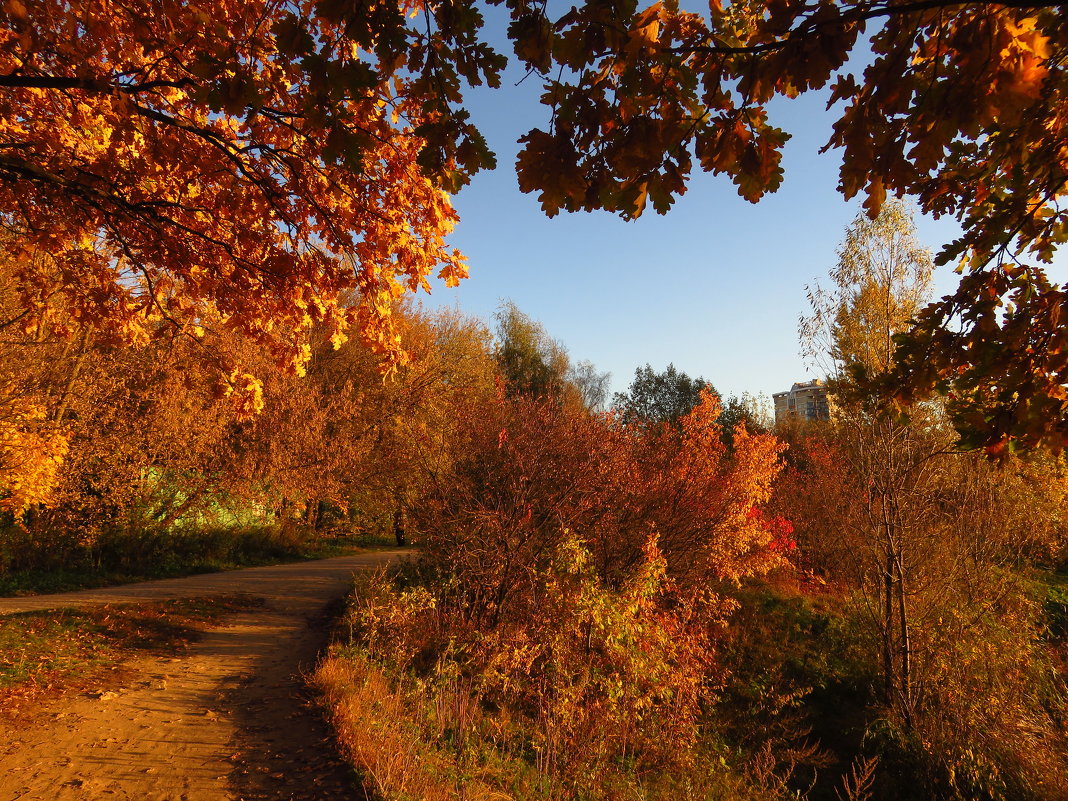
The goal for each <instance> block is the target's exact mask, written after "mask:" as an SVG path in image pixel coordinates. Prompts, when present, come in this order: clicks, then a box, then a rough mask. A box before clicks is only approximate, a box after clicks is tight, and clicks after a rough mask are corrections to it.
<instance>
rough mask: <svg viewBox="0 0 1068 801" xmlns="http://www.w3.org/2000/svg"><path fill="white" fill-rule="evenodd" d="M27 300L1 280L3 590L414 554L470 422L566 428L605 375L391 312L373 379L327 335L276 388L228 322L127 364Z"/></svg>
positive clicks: (8, 279)
mask: <svg viewBox="0 0 1068 801" xmlns="http://www.w3.org/2000/svg"><path fill="white" fill-rule="evenodd" d="M27 291H28V287H27V286H26V283H25V280H24V276H23V275H22V273H20V272H19V271H18V270H17V269H15V267H14V266H13V265H12V264H10V263H8V264H7V265H6V267H5V268H4V269H3V270H2V271H0V318H2V319H3V321H4V325H3V328H2V329H0V581H2V580H4V579H5V577H6V578H7V579H9V580H13V579H12V578H11V577H12V576H17V575H24V574H27V573H56V572H58V571H78V570H82V571H85V570H88V571H94V570H96V571H105V572H106V571H117V572H120V573H122V572H126V573H130V572H133V573H140V574H144V573H153V572H161V571H162V572H166V571H167V570H174V571H178V570H181V569H183V567H190V566H193V565H191V564H189V563H191V562H197V561H201V562H205V563H210V562H211V561H212V560H215V561H218V562H221V563H226V562H235V561H236V562H241V561H249V560H255V559H256V558H257V553H254V552H247V551H249V549H251V551H258V552H260V553H259V555H260V556H264V557H268V556H270V555H271V554H281V555H284V554H286V553H292V552H295V551H296V550H299V549H300V548H301V547H302V546H303V545H304V544H307V543H308V542H310V541H314V540H316V539H317V538H319V537H321V535H323V534H327V533H338V532H340V533H346V534H362V535H371V536H376V537H379V538H387V537H388V538H390V539H392V538H393V537H394V535H395V534H398V535H399V534H402V533H404V534H407V535H411V534H413V533H415V534H417V532H418V530H419V529H420V527H421V523H422V518H425V516H426V510H427V509H429V508H431V507H433V505H434V504H435V503H438V502H439V501H440V499H442V498H445V497H450V493H456V492H460V491H461V490H460V485H459V484H458V483H457V481H456V480H455V479H456V473H455V469H454V468H455V466H456V465H457V464H458V463H461V462H463V460H464V459H468V460H469V459H470V455H471V449H472V448H474V447H481V443H480V442H478V441H477V436H476V434H475V432H474V431H473V430H472V428H471V425H472V422H473V421H476V420H478V421H481V423H482V424H483V425H484V426H492V425H496V423H491V421H490V417H491V416H492V415H499V414H500V413H501V412H500V410H501V409H504V408H506V407H508V408H511V407H510V406H509V404H511V403H512V402H513V401H514V400H517V399H519V398H524V399H538V402H539V403H545V404H548V405H549V406H551V407H552V408H553V409H558V410H561V413H564V412H565V411H566V413H567V414H569V415H572V416H574V418H575V419H582V420H586V419H587V418H591V416H593V415H595V414H596V413H598V412H599V411H601V410H603V409H605V408H606V407H607V406H608V404H609V402H610V398H609V376H608V375H607V374H603V373H599V372H598V371H597V370H596V369H595V368H594V366H593V365H592V364H590V363H589V362H577V363H573V362H572V360H571V359H570V357H569V356H568V354H567V351H566V349H565V348H564V347H563V346H562V345H561V344H560V343H558V342H556V341H554V340H553V339H551V338H550V337H549V336H548V335H547V334H546V332H545V331H544V329H543V328H542V327H541V326H540V324H538V323H537V322H536V321H534V320H531V319H530V318H529V317H527V316H526V315H524V314H523V313H522V312H521V311H519V310H518V309H517V308H516V307H515V306H514V305H511V304H505V305H503V306H502V307H501V309H500V311H499V313H498V315H497V319H496V320H495V326H494V328H495V330H493V331H491V330H490V329H489V328H488V327H487V326H486V325H485V324H483V323H482V322H481V321H478V320H475V319H472V318H468V317H465V316H464V315H462V314H461V313H459V312H458V311H455V310H445V311H439V312H428V311H424V310H421V309H417V308H414V307H411V306H404V305H402V306H400V307H398V309H397V310H396V312H395V314H396V318H397V321H398V326H399V335H400V336H401V338H402V341H403V343H404V347H405V351H406V360H405V361H404V363H403V364H401V365H400V366H399V367H398V368H397V369H396V371H395V372H394V373H392V374H390V375H383V374H382V363H381V361H380V359H379V358H378V357H376V356H375V355H374V354H373V353H372V352H370V350H369V349H368V348H367V347H365V346H364V344H363V343H361V342H359V341H345V342H340V341H338V340H337V339H336V338H334V337H332V336H331V334H330V331H329V330H327V329H326V328H325V326H319V327H314V326H313V327H312V328H311V330H312V334H311V335H310V336H309V337H308V338H307V341H306V342H305V345H304V347H305V349H306V355H307V360H306V365H305V366H304V368H303V369H302V370H300V371H299V372H297V371H294V370H292V369H290V370H289V371H288V372H287V371H286V370H283V369H280V368H279V366H278V365H277V364H276V363H275V362H273V361H272V356H271V355H269V354H266V353H264V352H263V351H262V349H261V347H260V346H259V345H258V344H257V341H256V340H254V339H253V338H252V337H250V336H249V335H247V334H246V332H244V331H243V329H242V327H241V324H240V320H237V319H233V318H230V319H227V318H223V317H221V316H220V315H217V314H213V313H211V312H210V311H209V310H201V311H200V313H198V314H197V315H196V316H195V317H193V318H192V319H193V322H190V323H186V324H183V325H178V324H177V322H176V321H174V320H168V319H165V318H163V317H160V319H158V320H157V321H156V329H155V332H154V335H153V336H146V337H145V338H144V339H143V340H141V341H139V342H136V343H132V344H131V343H130V342H129V341H128V340H127V339H126V338H125V337H116V336H113V335H112V334H111V333H110V332H109V331H108V330H107V329H106V328H105V327H103V326H101V325H99V324H95V325H94V323H93V321H91V320H86V319H82V317H81V316H79V314H78V313H76V312H74V311H72V309H71V306H70V305H69V304H66V301H62V302H61V301H60V299H58V298H51V299H49V298H47V297H45V298H43V299H42V304H43V307H44V311H43V312H41V313H39V314H37V315H35V316H34V318H33V323H32V324H29V323H27V322H26V321H27V320H28V319H30V318H28V317H27V316H26V315H25V314H24V313H23V312H22V311H21V309H23V308H24V306H25V294H26V292H27ZM65 304H66V305H65ZM657 381H659V382H661V383H664V382H667V384H665V386H667V385H670V387H671V391H672V392H674V394H675V396H677V397H675V398H674V401H673V403H675V405H676V407H677V408H676V409H675V410H674V411H672V412H671V414H674V415H676V416H677V414H678V409H681V408H686V409H688V408H690V407H692V406H693V405H695V404H696V403H697V401H698V392H699V389H700V388H701V387H704V386H705V382H703V381H699V380H691V379H689V378H688V377H687V376H685V375H682V374H679V373H677V372H676V371H675V370H674V368H669V370H667V371H665V372H664V373H663V374H659V373H654V372H653V371H652V370H651V369H648V370H647V372H646V374H642V375H640V376H639V378H638V379H636V381H635V389H634V391H633V393H632V394H634V395H635V397H638V395H640V393H641V391H642V390H640V388H641V387H647V386H652V385H654V384H656V382H657ZM660 389H661V390H663V389H664V387H661V388H660ZM625 397H627V398H629V394H621V395H620V396H619V398H617V399H616V402H617V403H622V402H623V400H621V399H623V398H625ZM502 404H503V405H502ZM738 408H741V407H738ZM643 413H646V414H647V413H651V412H649V410H645V411H644V412H643ZM486 430H488V429H486ZM483 433H484V432H483ZM496 435H497V430H496V429H494V430H493V432H492V436H496ZM183 563H185V564H183ZM205 566H207V565H205ZM10 586H18V585H17V582H16V584H15V585H10Z"/></svg>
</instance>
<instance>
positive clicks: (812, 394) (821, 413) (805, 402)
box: [771, 378, 831, 423]
mask: <svg viewBox="0 0 1068 801" xmlns="http://www.w3.org/2000/svg"><path fill="white" fill-rule="evenodd" d="M771 397H772V398H773V399H774V401H775V422H776V423H781V422H784V421H786V420H830V419H831V410H830V406H829V405H828V403H827V388H826V387H825V386H824V385H823V382H822V381H820V380H819V379H818V378H817V379H816V380H815V381H802V382H799V383H797V384H794V385H793V386H792V387H790V389H789V391H787V392H776V393H775V394H774V395H772V396H771Z"/></svg>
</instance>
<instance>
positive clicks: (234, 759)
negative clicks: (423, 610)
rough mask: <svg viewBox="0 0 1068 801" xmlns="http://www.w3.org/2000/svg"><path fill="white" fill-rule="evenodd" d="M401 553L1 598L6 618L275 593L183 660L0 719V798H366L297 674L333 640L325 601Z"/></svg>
mask: <svg viewBox="0 0 1068 801" xmlns="http://www.w3.org/2000/svg"><path fill="white" fill-rule="evenodd" d="M401 553H404V552H400V551H385V552H381V551H380V552H376V553H369V554H360V555H357V556H345V557H338V558H335V559H324V560H321V561H317V562H302V563H299V564H290V565H276V566H271V567H260V568H251V569H249V570H240V571H234V572H229V573H213V574H210V575H202V576H191V577H188V578H181V579H167V580H164V581H152V582H145V583H143V584H135V585H128V586H124V587H108V588H102V589H99V590H87V591H82V592H76V593H67V594H64V595H54V596H37V597H33V598H11V599H0V614H3V613H6V612H14V611H24V610H29V609H48V608H57V607H61V606H76V605H82V604H90V603H111V602H123V601H138V600H146V599H155V600H159V599H165V598H181V597H196V596H208V595H222V594H227V593H238V592H240V593H249V594H251V595H255V596H258V597H261V598H264V599H265V601H266V604H265V606H264V607H263V608H262V609H257V610H254V611H249V612H241V613H238V614H236V615H234V616H232V617H230V618H229V619H228V620H227V621H226V623H225V624H224V625H223V626H220V627H218V628H215V629H212V630H211V631H209V632H208V633H207V634H206V635H205V636H204V638H203V639H202V640H201V641H199V642H198V643H196V644H195V645H194V646H193V647H192V648H191V649H190V650H189V651H188V653H187V654H185V655H183V656H182V657H180V658H177V659H167V660H162V661H160V660H144V661H142V662H138V663H136V664H134V665H132V666H131V667H132V669H131V670H130V672H129V673H128V674H127V678H126V680H125V681H124V682H123V684H122V685H121V686H119V687H113V688H108V689H107V690H105V691H102V692H100V693H92V694H90V695H88V696H82V697H79V698H76V699H73V700H70V699H67V700H63V701H58V702H56V703H54V704H52V705H51V706H50V707H48V708H46V709H42V710H41V711H40V714H39V715H38V716H37V717H36V719H35V720H34V721H33V723H32V724H31V725H26V723H25V722H23V721H20V722H19V723H18V724H15V725H12V724H6V723H0V801H16V800H17V801H38V800H40V801H53V800H54V801H68V800H71V799H78V800H79V801H98V800H101V799H115V801H127V799H129V801H135V800H136V801H142V800H143V801H239V800H240V801H283V800H285V801H295V800H296V799H301V800H302V801H303V800H305V799H306V800H307V801H341V800H342V799H363V798H365V795H364V792H363V790H362V788H361V787H360V786H359V785H358V784H357V782H356V781H355V780H354V778H353V776H352V771H351V770H350V769H348V768H347V767H346V766H344V765H342V764H341V763H340V762H339V761H338V760H337V758H336V756H335V755H334V754H333V753H332V752H331V749H330V748H329V747H328V745H327V738H326V733H325V731H324V729H323V726H322V723H321V721H320V720H319V717H318V715H317V714H316V713H315V712H314V711H313V710H310V709H309V708H308V705H307V702H306V698H305V696H304V694H303V684H302V682H301V679H300V676H301V671H303V670H307V669H310V668H311V666H312V665H313V664H314V660H315V656H316V654H317V653H318V651H319V650H320V648H321V647H322V646H323V645H324V642H325V637H326V628H325V625H324V620H323V611H324V609H325V608H326V607H327V606H328V605H329V604H330V602H332V601H334V600H336V599H337V598H340V597H341V596H343V595H344V593H345V592H346V591H347V589H348V588H349V585H350V580H351V575H352V573H353V571H354V570H359V569H365V568H368V567H372V566H376V565H379V564H383V563H385V562H387V561H389V560H391V559H394V558H397V557H398V556H399V555H400V554H401ZM406 553H409V554H410V553H411V552H410V551H408V552H406Z"/></svg>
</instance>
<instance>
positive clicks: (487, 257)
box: [423, 48, 1068, 395]
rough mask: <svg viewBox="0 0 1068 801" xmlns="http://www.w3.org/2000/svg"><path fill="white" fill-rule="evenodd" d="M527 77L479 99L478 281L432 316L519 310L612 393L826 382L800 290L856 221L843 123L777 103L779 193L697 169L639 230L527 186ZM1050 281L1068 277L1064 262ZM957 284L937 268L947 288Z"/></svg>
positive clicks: (474, 232)
mask: <svg viewBox="0 0 1068 801" xmlns="http://www.w3.org/2000/svg"><path fill="white" fill-rule="evenodd" d="M502 49H505V48H502ZM506 52H510V51H507V50H506ZM516 79H517V78H516V76H514V75H513V76H511V80H509V79H507V78H506V81H505V84H504V87H503V88H502V89H501V90H498V91H493V92H490V91H487V92H478V93H476V94H474V95H473V96H472V101H471V103H470V104H469V108H470V109H471V111H472V115H473V117H474V121H475V122H476V124H477V125H479V127H480V128H481V129H482V131H483V133H484V134H485V135H486V136H487V138H488V139H489V143H490V147H491V148H492V149H493V150H494V151H495V152H496V153H497V157H498V165H499V166H498V168H497V170H495V171H494V172H488V173H483V174H480V175H478V176H476V177H475V179H474V180H473V182H472V184H471V185H470V186H468V187H466V188H465V189H464V190H462V191H461V192H460V193H459V194H458V195H457V196H456V198H455V199H454V203H455V205H456V207H457V209H458V210H459V212H460V216H461V222H460V225H459V226H458V228H457V230H456V232H455V233H454V234H453V236H452V238H451V241H452V243H453V244H454V245H455V246H456V247H458V248H459V249H460V250H461V251H463V252H464V253H465V254H466V255H467V257H468V260H469V263H470V278H469V279H468V280H466V281H464V282H462V283H461V286H460V287H459V288H458V289H447V288H445V287H443V286H437V287H435V289H434V293H433V295H432V297H430V298H426V297H425V296H424V298H423V300H424V303H425V304H426V305H429V306H432V307H433V306H439V305H458V306H459V307H460V308H461V309H462V310H463V311H464V312H466V313H468V314H473V315H476V316H479V317H481V318H482V319H483V320H486V321H487V322H490V321H492V315H493V312H494V310H495V309H496V307H497V305H498V303H499V301H500V300H502V299H510V300H512V301H514V302H515V303H516V304H517V305H518V306H519V308H520V309H521V310H523V311H524V312H525V313H527V314H528V315H530V316H531V317H534V318H535V319H537V320H540V321H541V322H542V323H543V324H544V326H545V328H546V330H547V331H548V332H549V333H550V334H551V335H552V336H553V337H554V338H556V339H558V340H560V341H561V342H563V344H564V345H565V346H566V347H567V348H568V350H569V352H570V354H571V356H572V359H573V360H589V361H591V362H593V363H594V364H595V365H596V366H597V368H598V369H599V370H601V371H610V372H611V373H612V383H613V389H614V390H621V389H624V388H626V386H627V384H629V382H630V380H631V378H632V377H633V375H634V370H635V369H636V368H637V367H640V366H642V365H644V364H646V363H648V364H650V365H652V366H653V367H654V368H655V369H658V370H659V369H663V368H664V367H666V366H667V365H668V363H674V364H675V366H676V367H677V368H679V369H680V370H683V371H685V372H687V373H689V374H690V375H691V376H697V375H701V376H704V377H705V378H706V379H708V380H710V381H711V382H712V383H713V384H714V385H715V387H716V388H717V389H718V390H719V391H720V392H721V393H722V394H724V395H730V394H739V393H741V392H750V393H766V394H768V395H770V394H771V393H772V392H777V391H780V390H783V389H789V387H790V384H791V383H792V382H794V381H800V380H805V379H807V378H810V377H815V376H814V374H813V373H812V371H811V370H808V369H806V367H805V365H804V363H803V361H802V359H801V357H800V355H799V353H798V351H799V346H798V336H797V323H798V317H799V316H800V315H801V314H802V313H804V312H805V311H806V310H807V305H806V301H805V292H804V288H805V285H806V284H811V283H813V282H814V281H816V280H822V279H823V278H824V276H825V275H826V273H827V271H828V269H829V268H830V267H831V266H832V265H833V264H834V261H835V249H836V248H837V246H838V243H839V242H840V241H841V239H842V237H843V234H844V231H845V228H846V226H848V225H849V223H850V222H851V221H852V220H853V218H854V217H855V216H856V214H857V213H858V211H859V210H860V199H859V198H854V200H853V201H851V202H846V201H845V200H844V199H843V198H842V197H841V195H840V194H839V193H838V192H837V190H836V186H837V170H838V157H837V155H836V154H835V153H829V154H827V155H822V156H821V155H819V149H820V147H822V145H823V144H824V143H825V142H826V141H827V139H828V138H829V136H830V133H831V123H832V118H831V116H830V115H829V114H828V113H826V112H825V111H824V105H825V100H824V97H823V95H822V93H817V94H812V95H809V96H804V97H802V98H799V99H798V100H795V101H791V102H788V103H782V104H779V105H777V106H775V107H773V109H772V122H773V124H777V125H778V126H779V127H782V128H785V129H786V130H788V131H790V132H791V133H792V134H793V138H792V139H791V140H790V141H789V142H788V143H787V145H786V149H785V154H784V166H785V171H786V178H785V180H784V182H783V185H782V187H781V188H780V189H779V191H778V192H776V193H775V194H773V195H769V196H767V197H765V198H764V200H762V201H761V202H760V203H758V204H750V203H748V202H746V201H745V200H743V199H742V198H740V197H739V196H738V194H737V192H736V190H735V188H734V186H733V184H731V183H730V181H729V180H727V179H725V178H723V177H722V176H721V177H719V178H713V177H712V176H709V175H706V174H704V173H699V172H698V173H696V174H694V176H693V177H692V180H691V182H690V185H689V189H688V191H687V192H686V194H685V195H683V196H682V197H681V198H679V199H678V201H677V202H676V204H675V206H674V207H673V208H672V210H671V211H670V212H669V213H668V214H667V215H666V216H660V215H657V214H655V213H654V212H653V211H652V210H651V209H650V210H649V211H647V212H646V214H645V215H643V216H642V217H641V218H640V219H638V220H636V221H624V220H622V219H620V218H618V217H614V216H612V215H609V214H606V213H603V212H602V213H595V214H587V213H578V214H567V213H562V214H561V215H560V216H558V217H556V218H553V219H548V218H546V217H545V216H544V214H543V213H542V211H541V209H540V207H539V204H538V201H537V197H536V195H524V194H522V193H521V192H520V191H519V189H518V186H517V182H516V176H515V171H514V161H515V154H516V152H517V150H518V145H517V144H516V139H517V138H518V137H519V136H520V135H522V134H523V133H525V132H526V131H527V130H529V129H530V128H533V127H541V128H543V129H547V128H548V114H549V110H548V109H547V108H546V107H545V106H541V105H540V104H539V103H538V102H537V96H538V94H539V92H540V84H539V83H538V81H537V79H536V76H532V77H531V79H530V80H528V81H526V82H524V83H523V84H521V85H520V86H518V87H515V86H513V85H512V83H513V82H514V81H515V80H516ZM917 223H918V227H919V231H920V238H921V240H922V241H923V243H924V244H925V245H927V246H928V247H930V248H931V249H932V250H934V251H937V250H938V249H939V247H940V246H941V245H942V244H943V243H945V242H947V241H949V240H950V239H952V238H953V237H954V236H956V234H957V232H958V231H959V228H958V227H957V226H956V224H955V223H954V222H953V221H949V220H940V221H935V220H930V219H922V218H921V219H918V220H917ZM1051 277H1053V278H1057V279H1058V280H1060V281H1065V280H1068V266H1066V264H1065V259H1064V258H1063V257H1062V258H1061V259H1060V263H1059V265H1058V267H1057V268H1056V269H1055V270H1053V271H1051ZM955 279H956V276H955V275H953V273H952V272H951V271H950V270H949V269H948V268H946V269H945V270H943V271H942V272H940V274H939V275H937V276H936V292H937V293H938V294H945V293H946V292H948V291H950V290H951V289H952V288H953V286H955V283H956V280H955Z"/></svg>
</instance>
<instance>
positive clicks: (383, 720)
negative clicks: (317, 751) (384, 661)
mask: <svg viewBox="0 0 1068 801" xmlns="http://www.w3.org/2000/svg"><path fill="white" fill-rule="evenodd" d="M313 684H314V685H315V686H316V688H317V689H318V690H319V691H320V692H321V693H322V696H323V698H322V702H323V705H324V706H325V707H326V709H327V714H328V716H329V717H330V719H331V722H332V724H333V727H334V731H335V732H336V735H337V739H338V743H339V744H340V746H341V749H342V751H343V752H344V753H345V754H346V756H347V757H348V758H349V759H350V760H351V762H352V763H353V765H354V766H355V767H356V768H357V770H359V771H361V772H362V773H363V774H364V776H365V778H366V779H367V780H369V781H370V782H371V784H373V786H374V789H375V790H376V791H377V793H378V795H379V796H380V797H381V798H382V799H384V801H459V800H460V799H463V801H510V799H511V796H509V795H507V794H505V793H502V792H500V791H498V790H494V789H493V788H491V787H489V786H487V785H486V784H485V783H483V782H481V781H479V780H478V778H477V777H472V776H470V775H465V772H464V771H463V769H462V768H461V766H460V765H459V764H458V763H457V762H456V760H455V759H454V758H453V757H452V755H451V754H449V753H447V752H444V751H442V750H441V749H439V748H435V747H434V746H433V745H431V744H430V743H429V742H427V740H426V738H425V737H424V735H423V733H422V731H423V728H422V725H421V721H420V719H419V718H418V717H417V713H415V712H413V711H412V710H411V709H410V708H409V705H408V703H406V700H405V698H404V696H403V694H402V693H401V692H400V691H398V689H397V688H396V687H394V686H393V685H392V683H391V682H390V680H389V678H388V677H387V676H386V674H385V672H384V671H383V670H382V668H380V667H378V666H376V665H375V664H374V663H372V662H370V661H369V660H367V659H366V658H365V657H363V656H362V655H361V654H359V653H358V652H352V651H348V652H346V653H345V654H344V655H341V654H338V653H331V654H330V655H329V656H328V657H327V658H326V659H325V660H323V662H322V663H321V664H320V665H319V668H318V669H317V670H316V672H315V675H314V677H313Z"/></svg>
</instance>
